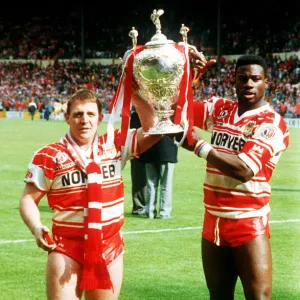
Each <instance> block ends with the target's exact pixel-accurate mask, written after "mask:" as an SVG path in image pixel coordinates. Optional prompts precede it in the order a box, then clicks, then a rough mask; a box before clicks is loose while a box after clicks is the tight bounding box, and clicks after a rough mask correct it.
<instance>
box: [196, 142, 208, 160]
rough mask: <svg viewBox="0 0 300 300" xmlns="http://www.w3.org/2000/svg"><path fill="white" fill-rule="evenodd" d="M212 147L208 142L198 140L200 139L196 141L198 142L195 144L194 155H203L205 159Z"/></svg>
mask: <svg viewBox="0 0 300 300" xmlns="http://www.w3.org/2000/svg"><path fill="white" fill-rule="evenodd" d="M212 148H213V147H212V146H211V145H210V144H209V143H207V142H205V141H203V140H200V141H198V143H197V144H196V146H195V149H194V153H195V154H196V155H198V156H199V157H203V158H204V159H206V158H207V156H208V153H209V152H210V150H211V149H212Z"/></svg>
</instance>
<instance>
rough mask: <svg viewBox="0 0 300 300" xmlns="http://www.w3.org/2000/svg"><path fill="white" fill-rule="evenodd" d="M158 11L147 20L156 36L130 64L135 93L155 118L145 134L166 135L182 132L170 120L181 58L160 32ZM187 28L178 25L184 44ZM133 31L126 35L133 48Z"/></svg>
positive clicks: (180, 71) (134, 41) (178, 79)
mask: <svg viewBox="0 0 300 300" xmlns="http://www.w3.org/2000/svg"><path fill="white" fill-rule="evenodd" d="M163 13H164V11H163V10H162V9H159V10H156V9H155V10H153V13H152V14H151V20H152V22H153V23H154V25H155V27H156V34H155V35H154V36H153V37H152V38H151V41H149V42H147V43H146V44H145V49H143V50H142V51H141V52H139V53H138V54H137V55H136V57H135V58H134V61H133V77H134V79H135V81H136V83H137V85H138V90H137V92H138V94H139V95H140V97H141V98H142V99H143V100H144V101H147V102H148V103H149V104H150V105H151V106H152V107H153V108H154V111H155V114H156V115H157V117H158V120H159V121H158V124H157V125H156V126H154V127H152V128H150V130H149V131H148V132H147V133H146V134H154V135H155V134H168V133H177V132H182V131H183V128H182V126H181V125H179V124H174V123H173V122H172V121H171V119H170V117H171V116H172V115H173V114H174V107H175V106H176V103H177V100H178V95H179V85H180V82H181V79H182V76H183V72H184V64H185V58H184V56H183V54H182V53H181V52H180V51H179V50H178V49H177V48H176V47H175V42H173V41H172V40H168V39H167V37H166V36H165V35H164V34H162V32H161V23H160V19H159V17H160V16H161V15H162V14H163ZM187 32H188V28H187V27H185V26H184V25H182V28H181V31H180V33H181V34H183V40H184V41H185V42H187ZM136 34H137V33H136V32H135V28H134V27H133V30H132V31H131V33H130V36H131V37H132V41H133V47H135V46H136V36H137V35H136Z"/></svg>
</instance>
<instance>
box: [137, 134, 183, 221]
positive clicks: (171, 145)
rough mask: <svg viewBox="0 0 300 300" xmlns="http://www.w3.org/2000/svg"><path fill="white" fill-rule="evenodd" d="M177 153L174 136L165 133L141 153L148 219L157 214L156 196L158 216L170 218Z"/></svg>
mask: <svg viewBox="0 0 300 300" xmlns="http://www.w3.org/2000/svg"><path fill="white" fill-rule="evenodd" d="M177 155H178V147H177V144H176V143H175V141H174V138H172V137H170V136H167V135H166V136H163V137H162V138H161V140H160V141H159V142H158V143H156V144H155V145H153V146H152V147H151V148H150V149H148V150H147V151H146V152H145V153H143V160H144V161H145V162H146V164H145V167H146V181H147V192H146V206H145V216H146V217H148V218H150V219H154V218H156V216H157V207H156V206H157V199H158V197H159V210H158V211H159V215H160V218H161V219H170V218H171V212H172V192H173V175H174V169H175V164H176V163H177V162H178V159H177Z"/></svg>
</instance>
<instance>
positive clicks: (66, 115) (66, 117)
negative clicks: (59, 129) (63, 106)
mask: <svg viewBox="0 0 300 300" xmlns="http://www.w3.org/2000/svg"><path fill="white" fill-rule="evenodd" d="M64 115H65V120H66V122H67V123H68V124H70V123H69V122H70V121H69V120H70V116H69V114H68V113H67V112H65V113H64Z"/></svg>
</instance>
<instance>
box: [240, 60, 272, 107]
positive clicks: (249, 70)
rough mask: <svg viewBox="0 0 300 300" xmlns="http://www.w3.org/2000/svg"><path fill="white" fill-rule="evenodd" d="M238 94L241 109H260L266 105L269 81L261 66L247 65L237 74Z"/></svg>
mask: <svg viewBox="0 0 300 300" xmlns="http://www.w3.org/2000/svg"><path fill="white" fill-rule="evenodd" d="M235 82H236V93H237V97H238V101H239V107H241V108H244V110H245V111H247V110H250V109H255V108H258V107H260V106H262V105H264V104H265V101H264V97H265V89H266V88H267V79H266V78H265V75H264V69H263V68H262V67H261V66H260V65H245V66H241V67H239V68H238V69H237V72H236V79H235Z"/></svg>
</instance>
